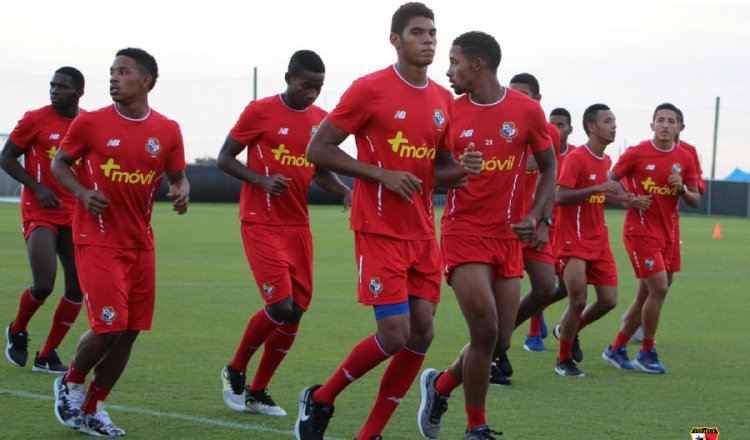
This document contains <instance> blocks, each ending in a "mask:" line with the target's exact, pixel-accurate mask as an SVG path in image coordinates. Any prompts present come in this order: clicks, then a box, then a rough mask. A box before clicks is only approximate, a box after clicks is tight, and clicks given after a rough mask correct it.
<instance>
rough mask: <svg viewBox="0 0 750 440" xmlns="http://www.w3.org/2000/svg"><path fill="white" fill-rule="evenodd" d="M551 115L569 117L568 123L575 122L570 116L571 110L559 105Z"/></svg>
mask: <svg viewBox="0 0 750 440" xmlns="http://www.w3.org/2000/svg"><path fill="white" fill-rule="evenodd" d="M549 116H550V117H552V116H565V117H566V118H568V125H572V124H573V122H572V119H571V118H570V112H569V111H567V110H566V109H564V108H562V107H557V108H556V109H554V110H552V111H551V112H549Z"/></svg>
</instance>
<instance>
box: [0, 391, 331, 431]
mask: <svg viewBox="0 0 750 440" xmlns="http://www.w3.org/2000/svg"><path fill="white" fill-rule="evenodd" d="M0 394H7V395H9V396H12V397H21V398H24V399H36V400H48V401H51V400H53V398H52V396H47V395H43V394H34V393H27V392H26V391H15V390H7V389H4V388H0ZM107 409H114V410H117V411H123V412H129V413H135V414H143V415H147V416H153V417H166V418H170V419H177V420H185V421H188V422H193V423H201V424H204V425H213V426H219V427H221V428H231V429H239V430H242V431H255V432H269V433H272V434H281V435H284V436H287V437H294V432H293V431H282V430H280V429H274V428H269V427H267V426H262V425H251V424H247V423H235V422H227V421H224V420H217V419H209V418H206V417H199V416H190V415H187V414H178V413H173V412H164V411H155V410H151V409H142V408H131V407H128V406H120V405H109V404H108V405H107ZM326 439H328V440H342V439H337V438H335V437H326Z"/></svg>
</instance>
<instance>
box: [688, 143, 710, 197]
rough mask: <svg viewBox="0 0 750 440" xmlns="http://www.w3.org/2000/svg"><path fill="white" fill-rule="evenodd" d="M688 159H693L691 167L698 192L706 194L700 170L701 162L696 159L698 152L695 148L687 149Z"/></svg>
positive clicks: (701, 170)
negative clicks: (692, 167)
mask: <svg viewBox="0 0 750 440" xmlns="http://www.w3.org/2000/svg"><path fill="white" fill-rule="evenodd" d="M687 152H688V153H689V154H690V157H691V158H692V159H693V166H694V167H695V177H696V180H697V185H696V186H697V187H698V192H699V193H700V194H701V195H703V193H705V192H706V182H705V181H704V180H703V169H702V168H701V161H700V159H699V158H698V152H697V151H696V150H695V148H689V149H687Z"/></svg>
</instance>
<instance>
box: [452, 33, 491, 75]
mask: <svg viewBox="0 0 750 440" xmlns="http://www.w3.org/2000/svg"><path fill="white" fill-rule="evenodd" d="M453 45H454V46H458V47H460V48H461V53H462V54H464V55H466V56H467V57H468V58H482V59H483V60H485V61H486V62H487V65H488V66H489V68H490V70H492V71H493V72H497V67H498V66H499V65H500V60H501V59H502V56H503V55H502V52H501V51H500V44H498V42H497V40H495V37H493V36H492V35H490V34H486V33H484V32H480V31H472V32H466V33H464V34H461V35H459V36H458V37H456V39H455V40H453Z"/></svg>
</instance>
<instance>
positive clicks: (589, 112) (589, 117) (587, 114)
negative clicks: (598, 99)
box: [583, 104, 609, 136]
mask: <svg viewBox="0 0 750 440" xmlns="http://www.w3.org/2000/svg"><path fill="white" fill-rule="evenodd" d="M600 110H609V107H608V106H607V105H606V104H592V105H590V106H589V107H588V108H587V109H586V110H585V111H584V112H583V131H585V132H586V136H588V135H589V124H596V116H597V115H596V114H597V113H599V111H600Z"/></svg>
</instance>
